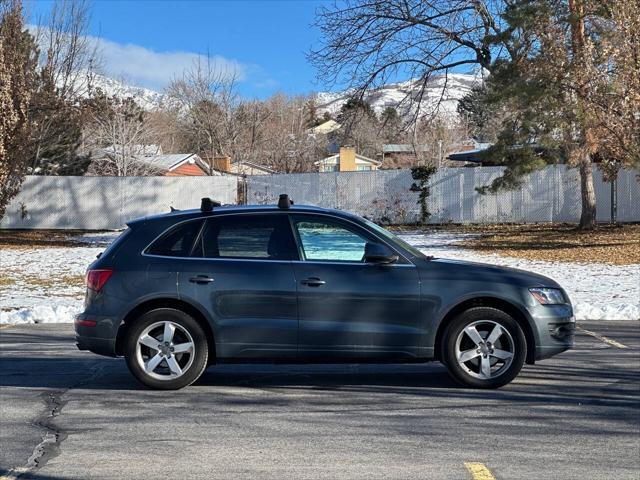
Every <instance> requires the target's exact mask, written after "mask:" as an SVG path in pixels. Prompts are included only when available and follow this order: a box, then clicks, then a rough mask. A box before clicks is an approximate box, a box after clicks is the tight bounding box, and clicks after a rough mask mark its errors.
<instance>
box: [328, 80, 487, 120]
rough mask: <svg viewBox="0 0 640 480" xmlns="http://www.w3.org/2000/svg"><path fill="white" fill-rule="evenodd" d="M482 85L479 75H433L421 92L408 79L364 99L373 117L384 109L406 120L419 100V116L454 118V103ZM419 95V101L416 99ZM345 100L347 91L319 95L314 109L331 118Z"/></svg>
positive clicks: (416, 84)
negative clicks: (372, 111) (372, 112)
mask: <svg viewBox="0 0 640 480" xmlns="http://www.w3.org/2000/svg"><path fill="white" fill-rule="evenodd" d="M481 82H482V77H481V76H480V75H472V74H462V73H453V74H451V73H450V74H449V75H446V76H445V75H439V76H434V77H433V78H431V79H430V80H429V82H428V83H427V85H426V87H425V89H424V93H422V82H421V81H418V80H409V81H406V82H400V83H391V84H388V85H384V86H382V87H380V88H377V89H375V90H371V91H369V92H367V93H366V94H365V96H364V100H365V101H366V102H367V103H369V104H370V105H371V106H372V107H373V109H374V110H375V112H376V113H377V114H380V113H382V112H383V111H384V109H385V108H387V107H394V108H395V109H397V111H398V113H399V114H400V116H403V117H408V116H410V115H413V114H415V113H416V111H415V110H416V105H417V104H418V100H420V112H419V113H420V115H432V114H434V113H437V114H439V115H443V116H448V117H455V116H456V115H457V107H458V102H459V101H460V99H461V98H462V97H464V96H465V95H467V94H468V93H469V92H470V91H471V89H472V88H473V87H474V86H477V85H479V84H480V83H481ZM420 95H422V98H421V99H420ZM348 98H349V92H338V93H331V92H323V93H319V94H317V96H316V102H317V104H318V110H319V111H320V112H321V113H323V112H325V111H326V112H329V113H330V114H331V115H333V116H334V117H335V115H337V114H338V113H339V112H340V108H341V107H342V105H344V103H345V102H346V101H347V99H348Z"/></svg>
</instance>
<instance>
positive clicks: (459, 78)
mask: <svg viewBox="0 0 640 480" xmlns="http://www.w3.org/2000/svg"><path fill="white" fill-rule="evenodd" d="M481 82H482V78H481V76H480V75H472V74H462V73H454V74H449V75H447V76H445V75H440V76H435V77H433V78H432V79H431V80H430V81H429V83H428V84H427V86H426V88H425V90H424V93H423V96H422V100H421V105H420V114H421V115H431V114H433V113H434V112H435V111H436V109H437V113H438V114H440V115H443V116H449V117H455V116H456V115H457V107H458V102H459V101H460V99H461V98H462V97H464V96H465V95H466V94H467V93H469V92H470V91H471V89H472V88H473V87H474V86H476V85H479V84H480V83H481ZM91 88H92V89H93V90H96V89H98V88H99V89H101V90H102V91H103V92H104V93H106V94H107V95H109V96H111V95H116V96H118V97H121V98H125V97H131V98H133V99H134V100H135V101H136V102H137V103H138V104H139V105H140V106H141V107H142V108H144V109H145V110H154V109H156V108H160V107H162V106H163V105H166V104H167V102H168V98H167V96H166V95H165V94H163V93H160V92H157V91H155V90H150V89H148V88H142V87H136V86H133V85H128V84H126V83H125V82H122V81H119V80H116V79H113V78H110V77H107V76H104V75H94V76H93V77H92V80H91ZM421 90H422V82H420V81H417V80H409V81H406V82H400V83H391V84H388V85H384V86H383V87H380V88H377V89H375V90H371V91H369V92H367V94H366V95H365V101H366V102H368V103H369V104H370V105H371V106H372V107H373V109H374V110H375V111H376V113H378V114H380V113H382V112H383V111H384V109H385V108H387V107H394V108H396V109H397V110H398V113H399V114H400V115H401V116H404V117H408V116H409V115H413V114H415V113H416V112H415V108H416V105H417V100H418V99H419V96H420V94H421ZM348 98H349V92H321V93H318V94H317V95H316V102H317V105H318V111H319V112H320V113H324V112H325V111H326V112H329V113H330V114H331V115H333V116H334V117H335V116H336V115H337V114H338V113H339V112H340V108H341V107H342V105H343V104H344V103H345V102H346V101H347V99H348ZM410 100H413V101H410Z"/></svg>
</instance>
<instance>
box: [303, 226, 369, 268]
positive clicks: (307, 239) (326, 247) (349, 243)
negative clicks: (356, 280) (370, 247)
mask: <svg viewBox="0 0 640 480" xmlns="http://www.w3.org/2000/svg"><path fill="white" fill-rule="evenodd" d="M294 225H295V228H296V234H297V235H298V238H299V239H300V244H301V246H302V250H303V253H304V256H305V259H306V260H316V261H333V262H336V261H337V262H363V261H364V248H365V245H366V243H367V242H371V241H374V240H373V239H372V238H369V237H368V236H366V234H364V233H363V232H360V231H358V230H357V229H355V228H351V227H347V226H346V225H343V224H342V223H340V222H335V221H333V220H331V219H326V220H325V219H323V218H317V217H304V216H301V217H295V218H294Z"/></svg>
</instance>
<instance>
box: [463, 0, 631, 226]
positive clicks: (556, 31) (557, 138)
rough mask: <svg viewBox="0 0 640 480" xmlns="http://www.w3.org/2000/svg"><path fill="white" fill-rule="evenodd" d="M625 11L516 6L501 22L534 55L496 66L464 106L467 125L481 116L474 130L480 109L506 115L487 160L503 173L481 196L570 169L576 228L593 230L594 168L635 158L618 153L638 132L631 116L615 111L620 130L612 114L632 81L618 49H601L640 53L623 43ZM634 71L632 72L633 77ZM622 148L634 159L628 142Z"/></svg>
mask: <svg viewBox="0 0 640 480" xmlns="http://www.w3.org/2000/svg"><path fill="white" fill-rule="evenodd" d="M624 7H625V2H623V1H622V0H606V1H604V2H601V1H596V0H568V2H567V3H564V2H555V1H553V0H520V1H519V2H516V3H514V4H513V8H511V9H509V10H508V12H507V14H506V15H505V17H504V18H505V20H506V21H507V22H508V24H509V26H510V28H511V29H520V30H523V31H526V32H528V33H527V38H528V41H529V42H530V43H531V45H534V47H533V48H532V49H531V50H530V53H529V54H528V55H527V56H525V57H522V58H520V59H519V60H518V61H501V62H496V64H495V65H494V66H493V69H492V72H491V75H490V77H489V78H488V81H487V82H486V85H485V87H484V90H483V92H482V93H477V92H474V94H472V96H471V97H469V98H467V99H466V100H465V101H464V102H462V105H461V109H462V111H463V112H467V113H469V114H470V116H471V117H472V118H473V116H474V115H478V117H476V118H475V121H476V123H478V122H479V121H482V115H484V113H482V109H483V108H485V109H486V112H487V114H493V113H495V112H496V111H500V110H501V111H502V112H504V113H505V116H504V118H502V119H501V123H500V130H499V133H498V135H497V139H496V143H495V145H494V146H493V147H492V148H491V149H489V150H488V151H487V152H486V154H485V155H486V157H487V158H491V159H493V160H498V161H499V163H501V164H503V165H506V166H507V170H506V172H505V174H504V176H502V177H501V178H498V179H496V180H495V181H494V182H493V183H492V184H491V185H490V186H488V187H487V188H485V189H481V190H482V191H497V190H500V189H502V188H513V187H516V186H518V185H520V184H521V182H522V179H523V176H524V175H526V174H528V173H530V172H532V171H533V170H535V169H537V168H540V167H543V166H545V165H547V164H548V163H556V162H567V163H569V164H570V165H572V166H575V167H577V168H578V169H579V172H580V190H581V195H582V214H581V217H580V228H581V229H592V228H595V226H596V198H595V191H594V187H593V171H592V168H593V167H592V162H593V160H594V159H596V158H600V159H603V158H609V161H610V162H611V163H612V164H613V165H618V166H619V165H622V164H624V163H629V161H630V159H631V158H633V155H632V154H630V155H622V154H621V153H620V151H621V148H618V149H617V150H616V146H620V145H621V143H624V140H623V139H624V138H632V137H633V134H632V133H629V132H633V131H636V132H637V131H638V129H637V121H636V122H635V127H634V120H633V115H632V111H633V108H629V106H628V105H622V104H621V105H620V108H621V109H622V110H624V111H625V112H626V118H625V120H624V121H623V122H620V121H619V116H617V115H615V111H613V110H612V109H611V105H612V102H614V101H615V99H616V98H617V99H620V98H625V99H629V98H632V96H630V95H628V92H626V93H622V94H621V95H618V96H617V97H616V95H614V92H615V90H616V88H618V89H620V87H621V85H622V82H620V80H616V77H617V76H618V75H620V76H621V77H623V78H625V79H627V81H629V80H628V75H627V76H625V75H622V74H621V73H620V68H619V67H620V64H621V63H623V62H621V60H622V59H621V58H620V56H619V55H617V54H616V53H617V51H618V50H619V48H620V47H619V46H615V45H613V44H612V43H611V41H610V40H609V45H608V48H604V47H603V45H604V42H606V41H607V39H609V38H618V42H619V43H622V42H624V41H626V42H627V43H626V45H627V48H628V51H629V52H631V51H634V48H635V51H636V52H637V51H638V49H639V48H640V44H638V40H637V39H638V36H637V35H635V42H634V41H633V40H629V39H628V38H624V39H622V38H620V35H619V32H620V31H621V30H624V28H623V27H624V26H625V25H626V20H627V19H628V18H627V17H624V19H625V20H624V21H619V20H616V14H614V12H617V11H620V10H624ZM628 11H629V10H628V8H627V12H628ZM612 20H613V21H612ZM631 38H632V39H633V38H634V37H633V35H632V36H631ZM627 56H628V55H627ZM627 56H625V57H627ZM623 70H624V71H626V72H629V70H633V69H628V67H627V69H626V70H625V69H623ZM637 70H638V69H637V65H636V70H635V71H636V74H635V77H637V76H638V73H637ZM631 76H632V77H633V76H634V75H633V74H632V75H631ZM631 83H632V82H631ZM621 103H623V102H621ZM636 105H637V103H636ZM599 113H600V114H599ZM613 119H616V121H613ZM614 130H615V131H617V132H618V133H619V138H616V136H615V135H614V134H613V133H612V131H614ZM627 144H628V148H627V150H629V152H632V151H633V147H632V146H631V145H633V142H632V141H629V142H627ZM612 147H613V148H612ZM613 151H617V154H616V153H614V154H613V155H615V156H616V157H617V158H615V159H611V154H612V152H613Z"/></svg>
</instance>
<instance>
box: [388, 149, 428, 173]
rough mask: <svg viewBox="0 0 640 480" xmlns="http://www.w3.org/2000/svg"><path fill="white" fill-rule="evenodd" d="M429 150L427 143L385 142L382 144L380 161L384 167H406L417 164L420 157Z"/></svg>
mask: <svg viewBox="0 0 640 480" xmlns="http://www.w3.org/2000/svg"><path fill="white" fill-rule="evenodd" d="M430 150H431V148H430V147H429V145H413V144H410V143H394V144H386V145H383V146H382V161H383V162H384V164H385V168H400V167H402V168H406V167H407V166H412V165H416V164H418V162H419V161H420V160H421V157H423V156H424V154H425V153H426V152H428V151H430Z"/></svg>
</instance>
